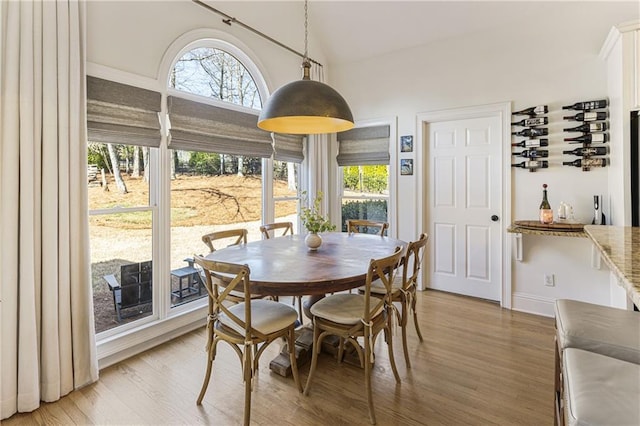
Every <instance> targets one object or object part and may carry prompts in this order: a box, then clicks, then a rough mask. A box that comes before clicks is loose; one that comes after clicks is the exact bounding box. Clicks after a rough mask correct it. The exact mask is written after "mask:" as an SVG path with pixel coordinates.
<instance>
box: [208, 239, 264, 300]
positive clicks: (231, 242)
mask: <svg viewBox="0 0 640 426" xmlns="http://www.w3.org/2000/svg"><path fill="white" fill-rule="evenodd" d="M247 234H248V231H247V230H246V229H244V228H238V229H226V230H224V231H215V232H211V233H209V234H205V235H203V236H202V242H204V243H205V244H206V245H207V247H209V250H210V252H211V253H213V252H214V251H216V247H215V245H214V243H216V244H218V245H221V246H222V247H219V248H223V247H230V246H235V245H238V244H246V243H247ZM219 241H223V243H222V244H219ZM202 281H204V278H203V280H202ZM251 297H252V298H253V299H260V298H263V297H264V296H261V295H258V294H252V295H251ZM228 300H229V301H234V302H236V303H237V302H242V301H243V300H244V294H243V293H242V292H240V291H235V290H233V291H232V292H231V294H230V295H229V297H228Z"/></svg>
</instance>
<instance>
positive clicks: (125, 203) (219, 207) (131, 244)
mask: <svg viewBox="0 0 640 426" xmlns="http://www.w3.org/2000/svg"><path fill="white" fill-rule="evenodd" d="M125 182H126V185H127V189H128V193H127V194H121V193H119V192H118V191H117V190H116V187H115V184H114V183H113V182H112V181H109V182H108V186H109V189H110V191H104V190H103V188H102V187H100V186H92V187H89V209H90V210H101V209H112V208H115V207H116V206H121V207H145V206H149V189H148V188H149V186H148V184H147V183H146V182H144V181H143V180H142V179H141V178H127V177H125ZM274 193H275V195H276V196H288V195H295V191H294V192H293V194H292V192H291V191H290V190H288V188H287V183H286V181H284V182H283V181H276V183H275V185H274ZM261 215H262V181H261V179H259V178H255V177H243V176H236V175H226V176H182V175H181V176H178V177H177V178H176V179H175V180H173V181H171V243H170V246H171V269H172V270H173V269H176V268H180V267H183V266H186V265H187V264H186V263H185V262H184V259H185V258H186V257H190V256H192V255H193V254H196V253H197V254H204V253H206V251H207V248H206V246H205V245H204V243H202V240H201V236H202V235H203V234H205V233H207V232H212V231H215V230H220V229H226V228H235V227H244V228H246V229H247V230H248V231H249V239H250V240H257V239H259V238H260V231H259V226H260V224H261ZM276 217H277V218H279V219H278V220H293V221H295V219H296V202H295V201H286V202H278V203H277V204H276ZM89 230H90V241H91V274H92V285H93V294H94V314H95V324H96V332H101V331H104V330H107V329H110V328H113V327H115V326H117V325H120V323H118V322H117V321H116V315H115V309H114V305H113V299H112V294H111V291H110V290H109V287H108V285H107V283H106V281H105V280H104V278H103V277H104V276H105V275H109V274H115V275H116V278H117V279H118V280H119V279H120V277H119V275H120V272H119V271H120V266H121V265H123V264H127V263H134V262H142V261H146V260H150V259H151V258H152V244H151V212H150V211H138V212H127V213H116V214H106V215H91V216H90V228H89ZM173 281H174V282H172V289H176V288H177V280H176V279H175V278H174V279H173ZM194 297H197V296H194ZM185 300H189V299H183V300H182V302H184V301H185ZM179 302H180V300H179V299H178V298H177V297H172V304H177V303H179ZM140 311H141V312H142V314H140V312H136V314H137V315H136V316H134V317H132V318H131V319H130V320H133V319H139V318H140V317H141V315H149V314H150V307H148V306H146V307H145V306H143V307H142V308H141V309H140ZM125 321H126V320H125ZM123 322H124V321H123Z"/></svg>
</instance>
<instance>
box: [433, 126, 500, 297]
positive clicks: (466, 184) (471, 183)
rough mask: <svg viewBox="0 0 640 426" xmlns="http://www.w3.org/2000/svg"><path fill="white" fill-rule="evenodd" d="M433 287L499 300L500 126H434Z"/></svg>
mask: <svg viewBox="0 0 640 426" xmlns="http://www.w3.org/2000/svg"><path fill="white" fill-rule="evenodd" d="M428 129H429V133H428V134H429V166H430V167H429V170H430V173H429V176H428V179H429V183H428V185H429V204H428V205H429V217H430V222H431V223H432V229H431V233H432V235H434V237H435V238H434V240H433V247H432V251H431V257H432V262H431V265H433V268H432V270H431V271H430V278H431V279H430V285H429V286H430V287H431V288H435V289H439V290H444V291H450V292H454V293H460V294H465V295H469V296H474V297H481V298H484V299H490V300H500V292H501V286H502V282H501V275H500V270H501V264H500V262H501V257H500V255H499V254H500V226H501V224H500V223H499V222H492V221H491V216H492V215H494V214H497V215H500V214H501V211H500V206H501V203H502V199H501V191H500V188H501V184H502V183H501V180H500V179H501V167H502V165H501V164H502V163H501V153H502V150H501V147H500V144H501V141H502V134H501V120H500V118H499V117H498V116H493V117H483V118H472V119H464V120H452V121H444V122H437V123H430V124H429V125H428Z"/></svg>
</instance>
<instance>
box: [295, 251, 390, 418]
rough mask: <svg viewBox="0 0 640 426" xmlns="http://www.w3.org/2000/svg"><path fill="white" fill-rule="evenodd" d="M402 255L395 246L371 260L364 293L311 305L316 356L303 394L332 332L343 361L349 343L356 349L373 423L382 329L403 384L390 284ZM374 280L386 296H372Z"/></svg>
mask: <svg viewBox="0 0 640 426" xmlns="http://www.w3.org/2000/svg"><path fill="white" fill-rule="evenodd" d="M401 257H402V248H401V247H396V250H395V252H394V253H393V254H392V255H391V256H388V257H384V258H381V259H372V260H371V261H370V262H369V268H368V271H367V277H366V280H365V290H364V293H362V294H360V293H358V294H355V293H353V294H352V293H338V294H334V295H331V296H327V297H325V298H324V299H321V300H320V301H318V302H316V303H315V304H314V305H313V306H311V314H312V315H313V355H312V357H311V369H310V371H309V377H308V378H307V384H306V386H305V388H304V394H305V395H308V394H309V389H310V388H311V382H312V380H313V376H314V374H315V372H316V367H317V365H318V354H319V353H320V350H321V348H322V341H323V339H324V338H325V337H327V336H330V335H335V336H338V337H339V338H340V346H339V347H338V361H339V362H340V361H342V356H343V354H344V345H345V344H346V343H347V342H348V343H351V344H352V345H353V347H354V348H355V350H356V352H357V353H358V357H359V358H360V365H361V366H362V367H363V368H364V381H365V388H366V393H367V404H368V407H369V420H370V421H371V423H372V424H375V423H376V416H375V412H374V408H373V392H372V389H371V369H372V365H373V362H374V355H373V350H374V346H375V342H376V338H377V337H378V335H379V334H380V332H381V331H384V335H385V340H386V343H387V349H388V351H389V361H390V363H391V369H392V370H393V375H394V376H395V379H396V382H398V383H400V376H399V375H398V371H397V369H396V363H395V360H394V357H393V342H392V333H391V331H392V330H391V317H392V315H393V313H392V312H391V311H392V310H393V307H392V306H393V304H392V303H391V285H392V283H393V278H394V274H395V273H396V270H397V267H398V264H399V263H400V259H401ZM375 280H380V281H381V282H382V283H383V285H384V286H385V287H386V288H387V295H385V296H384V297H382V298H379V297H372V296H371V283H372V282H373V281H375ZM359 337H361V338H363V341H364V349H363V348H362V347H361V346H360V345H359V343H358V340H357V339H358V338H359Z"/></svg>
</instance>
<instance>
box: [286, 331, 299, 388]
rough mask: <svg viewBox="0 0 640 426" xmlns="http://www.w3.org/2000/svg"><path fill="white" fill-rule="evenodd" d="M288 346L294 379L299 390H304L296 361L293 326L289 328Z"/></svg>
mask: <svg viewBox="0 0 640 426" xmlns="http://www.w3.org/2000/svg"><path fill="white" fill-rule="evenodd" d="M287 346H288V347H289V360H290V362H291V373H292V374H293V381H294V383H295V384H296V387H297V388H298V391H300V392H302V383H300V377H299V376H298V363H297V361H296V332H295V330H294V328H293V327H291V328H289V337H288V338H287Z"/></svg>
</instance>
